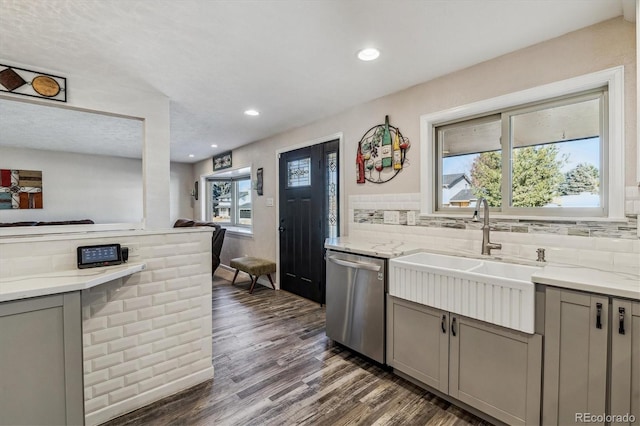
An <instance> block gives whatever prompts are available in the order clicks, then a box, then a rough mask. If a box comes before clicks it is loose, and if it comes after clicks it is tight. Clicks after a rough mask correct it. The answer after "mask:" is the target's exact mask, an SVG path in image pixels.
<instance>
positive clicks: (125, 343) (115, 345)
mask: <svg viewBox="0 0 640 426" xmlns="http://www.w3.org/2000/svg"><path fill="white" fill-rule="evenodd" d="M137 344H138V336H129V337H124V338H122V339H118V340H114V341H111V342H109V343H107V349H108V351H109V353H110V354H112V353H115V352H122V351H124V350H125V349H129V348H133V347H134V346H136V345H137Z"/></svg>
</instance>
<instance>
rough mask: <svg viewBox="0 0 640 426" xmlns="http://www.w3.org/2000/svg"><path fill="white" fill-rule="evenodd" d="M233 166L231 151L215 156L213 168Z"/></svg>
mask: <svg viewBox="0 0 640 426" xmlns="http://www.w3.org/2000/svg"><path fill="white" fill-rule="evenodd" d="M229 167H231V151H227V152H223V153H222V154H220V155H214V156H213V170H222V169H228V168H229Z"/></svg>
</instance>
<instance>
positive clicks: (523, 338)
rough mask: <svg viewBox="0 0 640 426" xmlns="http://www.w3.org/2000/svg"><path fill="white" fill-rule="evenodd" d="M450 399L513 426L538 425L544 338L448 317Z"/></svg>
mask: <svg viewBox="0 0 640 426" xmlns="http://www.w3.org/2000/svg"><path fill="white" fill-rule="evenodd" d="M450 348H451V350H450V355H449V395H451V396H453V397H454V398H456V399H458V400H460V401H462V402H464V403H466V404H469V405H470V406H472V407H475V408H477V409H479V410H480V411H482V412H484V413H487V414H489V415H490V416H492V417H495V418H496V419H498V420H501V421H503V422H505V423H508V424H511V425H518V424H520V425H525V424H527V425H534V424H539V423H540V388H541V383H540V382H541V376H542V336H540V335H537V334H532V335H530V334H525V333H521V332H518V331H515V330H510V329H506V328H503V327H498V326H495V325H493V324H488V323H484V322H481V321H477V320H472V319H469V318H465V317H460V316H457V315H452V316H451V333H450Z"/></svg>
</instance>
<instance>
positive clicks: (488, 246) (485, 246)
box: [471, 197, 502, 255]
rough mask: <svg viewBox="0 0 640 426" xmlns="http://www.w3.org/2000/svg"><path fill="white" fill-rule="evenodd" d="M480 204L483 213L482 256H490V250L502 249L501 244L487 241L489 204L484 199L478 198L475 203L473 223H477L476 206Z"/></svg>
mask: <svg viewBox="0 0 640 426" xmlns="http://www.w3.org/2000/svg"><path fill="white" fill-rule="evenodd" d="M480 203H482V206H483V212H482V218H483V224H482V254H488V255H491V250H492V249H494V250H500V249H501V248H502V244H500V243H492V242H491V241H490V239H489V231H490V228H489V203H488V202H487V200H486V199H485V198H484V197H480V198H478V202H477V203H476V210H475V211H474V212H473V218H472V219H471V220H473V221H474V222H478V206H480Z"/></svg>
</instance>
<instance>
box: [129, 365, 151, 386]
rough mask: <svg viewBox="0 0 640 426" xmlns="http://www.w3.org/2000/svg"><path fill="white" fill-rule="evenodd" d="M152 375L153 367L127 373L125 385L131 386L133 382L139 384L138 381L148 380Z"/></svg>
mask: <svg viewBox="0 0 640 426" xmlns="http://www.w3.org/2000/svg"><path fill="white" fill-rule="evenodd" d="M150 377H153V367H147V368H144V369H141V370H137V371H135V372H133V373H130V374H127V375H126V376H124V384H125V386H129V385H131V384H135V385H137V383H138V382H141V381H143V380H146V379H148V378H150Z"/></svg>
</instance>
